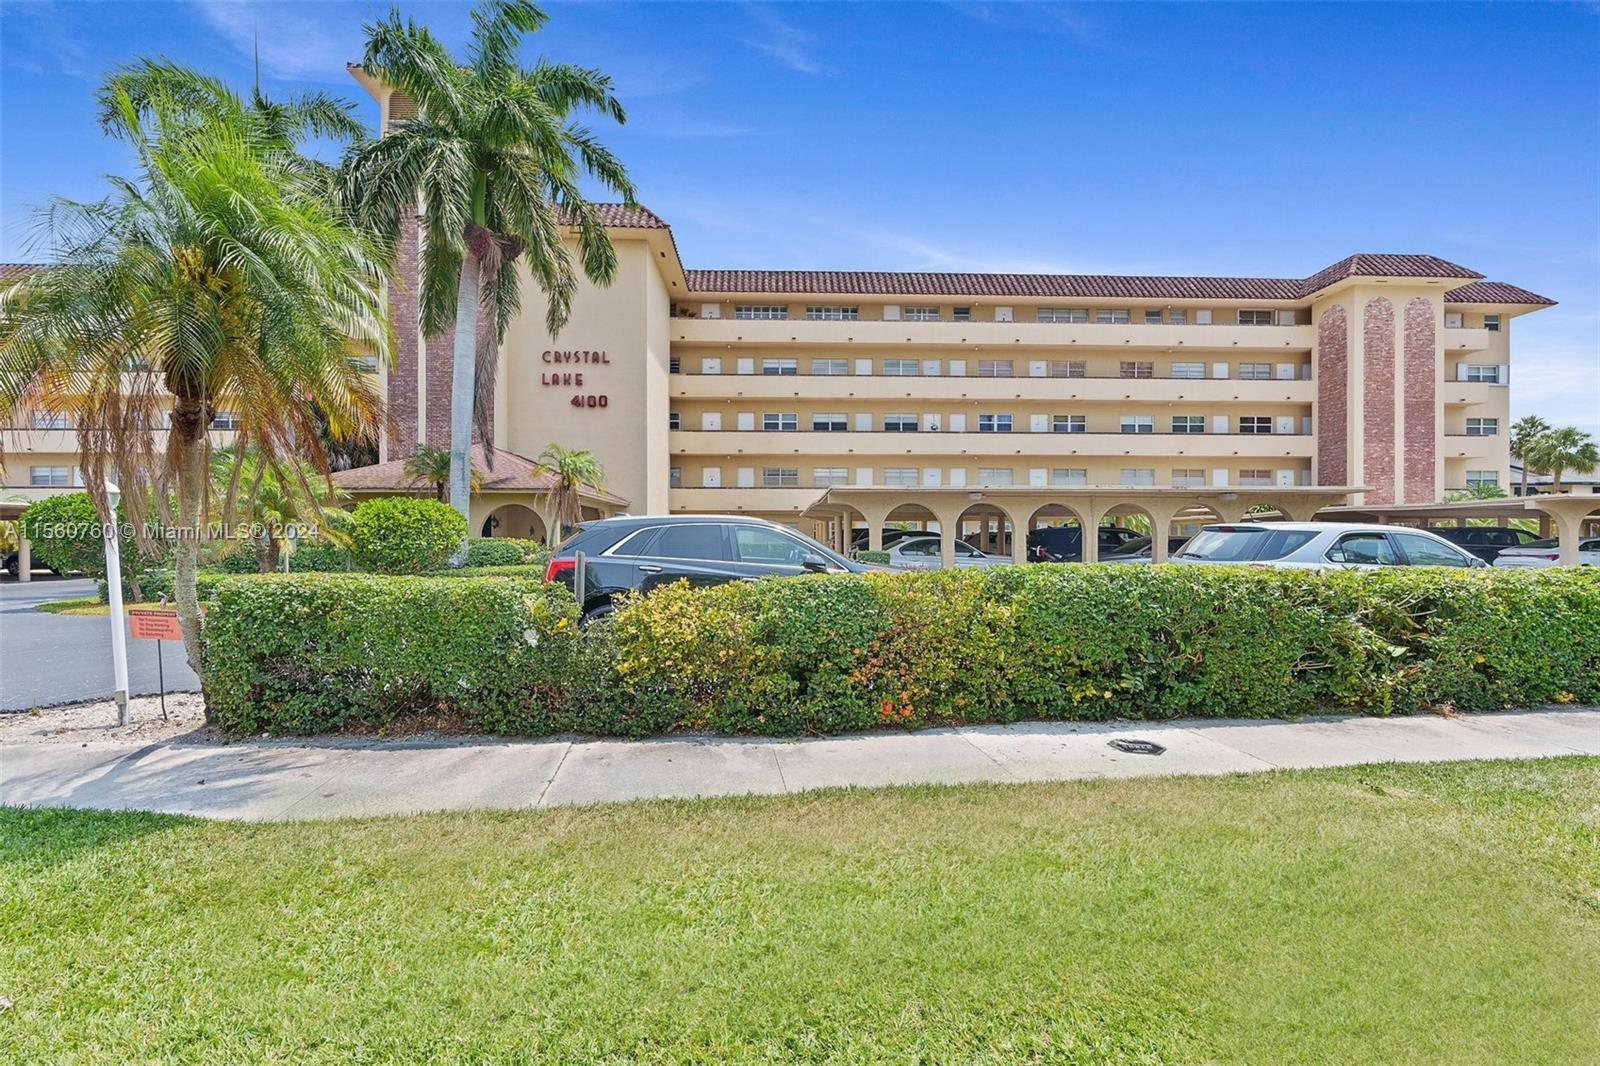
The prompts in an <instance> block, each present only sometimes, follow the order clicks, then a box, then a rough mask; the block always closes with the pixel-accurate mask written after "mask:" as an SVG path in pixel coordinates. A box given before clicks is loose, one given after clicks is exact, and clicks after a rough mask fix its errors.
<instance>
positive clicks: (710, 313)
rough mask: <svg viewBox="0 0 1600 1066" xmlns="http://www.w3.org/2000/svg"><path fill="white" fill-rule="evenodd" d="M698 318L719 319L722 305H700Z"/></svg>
mask: <svg viewBox="0 0 1600 1066" xmlns="http://www.w3.org/2000/svg"><path fill="white" fill-rule="evenodd" d="M700 317H701V318H721V317H722V305H721V304H701V305H700Z"/></svg>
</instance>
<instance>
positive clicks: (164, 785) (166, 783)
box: [0, 707, 1600, 819]
mask: <svg viewBox="0 0 1600 1066" xmlns="http://www.w3.org/2000/svg"><path fill="white" fill-rule="evenodd" d="M1118 738H1127V739H1142V740H1152V741H1155V742H1156V743H1158V744H1161V745H1163V746H1165V748H1166V751H1165V753H1164V754H1161V755H1139V754H1128V753H1124V752H1121V751H1118V750H1117V749H1115V748H1113V747H1111V746H1110V745H1109V743H1108V742H1109V741H1111V740H1114V739H1118ZM1575 754H1587V755H1600V708H1595V707H1586V708H1545V709H1540V710H1536V711H1520V712H1510V713H1504V714H1488V715H1472V716H1468V717H1463V718H1438V717H1415V718H1362V717H1348V718H1346V717H1317V718H1306V719H1299V720H1296V721H1281V720H1267V721H1250V720H1222V721H1184V722H1166V723H1138V722H1112V723H1105V724H1099V723H1093V724H1086V723H1065V722H1033V723H1024V724H1021V725H1013V726H973V727H967V728H960V729H930V730H925V731H923V732H919V733H909V734H908V733H871V734H861V735H855V736H845V737H835V738H826V739H816V740H789V741H786V740H754V739H745V738H727V737H706V738H682V739H672V738H669V739H660V740H645V741H609V740H608V741H565V740H546V741H472V740H462V741H438V742H423V741H414V742H392V741H391V742H368V741H354V740H320V741H318V740H312V741H264V742H248V743H239V744H227V745H217V744H184V743H182V742H181V741H180V742H169V743H161V744H148V745H142V746H141V745H135V744H115V743H88V744H82V745H79V744H56V743H16V744H8V745H4V746H0V803H3V804H10V805H22V806H26V805H43V806H72V807H98V808H113V809H119V810H152V811H166V812H171V813H175V814H195V815H202V816H205V817H214V818H244V819H299V818H331V817H342V816H350V815H373V814H398V813H405V812H415V811H428V810H466V809H473V808H517V807H548V806H553V805H557V804H571V803H594V802H601V801H608V800H631V799H643V798H655V797H668V796H713V795H734V794H741V793H781V792H799V791H803V790H806V789H815V788H825V787H829V786H836V785H868V786H870V785H900V784H913V783H922V782H965V781H1053V780H1065V779H1071V778H1097V777H1138V776H1156V775H1167V774H1227V773H1239V772H1246V773H1248V772H1254V771H1261V770H1272V769H1277V768H1280V767H1313V766H1342V765H1351V764H1356V763H1368V762H1434V761H1443V760H1450V759H1499V758H1533V757H1539V756H1548V755H1575Z"/></svg>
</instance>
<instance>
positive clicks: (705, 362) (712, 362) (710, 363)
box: [700, 356, 722, 374]
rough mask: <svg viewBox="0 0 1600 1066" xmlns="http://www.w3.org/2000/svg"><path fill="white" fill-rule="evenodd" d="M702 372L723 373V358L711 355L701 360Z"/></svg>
mask: <svg viewBox="0 0 1600 1066" xmlns="http://www.w3.org/2000/svg"><path fill="white" fill-rule="evenodd" d="M700 373H702V374H720V373H722V360H721V359H718V358H717V357H715V356H709V357H707V358H705V359H702V360H700Z"/></svg>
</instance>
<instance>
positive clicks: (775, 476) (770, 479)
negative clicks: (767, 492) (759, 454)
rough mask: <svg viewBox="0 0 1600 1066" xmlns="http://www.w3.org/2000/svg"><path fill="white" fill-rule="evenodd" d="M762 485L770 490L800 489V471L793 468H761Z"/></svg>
mask: <svg viewBox="0 0 1600 1066" xmlns="http://www.w3.org/2000/svg"><path fill="white" fill-rule="evenodd" d="M761 484H762V485H764V486H765V487H767V488H769V489H795V488H799V487H800V471H799V469H798V468H797V467H792V466H766V467H762V468H761Z"/></svg>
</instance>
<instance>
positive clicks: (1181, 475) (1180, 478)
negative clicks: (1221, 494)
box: [1172, 469, 1206, 489]
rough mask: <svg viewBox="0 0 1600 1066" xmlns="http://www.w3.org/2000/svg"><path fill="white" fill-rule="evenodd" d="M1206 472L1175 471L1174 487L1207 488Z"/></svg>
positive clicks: (1173, 477) (1173, 475)
mask: <svg viewBox="0 0 1600 1066" xmlns="http://www.w3.org/2000/svg"><path fill="white" fill-rule="evenodd" d="M1205 484H1206V472H1205V471H1204V470H1192V469H1191V470H1174V471H1173V472H1172V485H1173V487H1174V488H1179V489H1200V488H1205Z"/></svg>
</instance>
